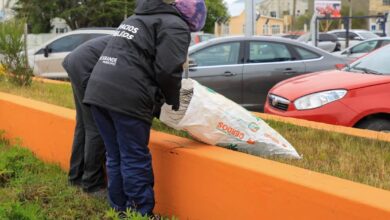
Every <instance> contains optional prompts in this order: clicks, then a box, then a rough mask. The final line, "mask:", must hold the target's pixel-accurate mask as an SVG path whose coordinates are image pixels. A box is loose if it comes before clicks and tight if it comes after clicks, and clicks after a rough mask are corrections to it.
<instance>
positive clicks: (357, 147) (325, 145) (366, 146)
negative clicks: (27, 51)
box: [0, 81, 390, 190]
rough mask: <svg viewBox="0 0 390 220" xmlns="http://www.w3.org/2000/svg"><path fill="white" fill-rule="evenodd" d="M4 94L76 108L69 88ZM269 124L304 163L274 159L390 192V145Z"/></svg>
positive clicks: (3, 87)
mask: <svg viewBox="0 0 390 220" xmlns="http://www.w3.org/2000/svg"><path fill="white" fill-rule="evenodd" d="M0 91H5V92H8V93H13V94H17V95H21V96H26V97H31V98H34V99H38V100H41V101H45V102H48V103H53V104H57V105H61V106H64V107H69V108H73V100H72V91H71V89H70V86H69V85H52V84H45V83H39V82H34V83H33V86H32V88H15V87H13V86H11V85H9V84H8V83H5V82H1V81H0ZM43 97H49V98H47V99H46V98H43ZM267 122H268V123H269V124H270V125H271V127H273V128H274V129H275V130H276V131H278V132H279V133H280V134H281V135H283V136H284V137H285V138H286V139H287V140H288V141H289V142H290V143H291V144H292V145H293V146H294V147H295V148H296V149H297V151H298V152H299V153H300V154H302V155H303V159H302V160H288V159H281V158H270V159H273V160H276V161H280V162H283V163H287V164H291V165H294V166H298V167H302V168H305V169H309V170H313V171H317V172H321V173H325V174H329V175H333V176H337V177H341V178H344V179H349V180H352V181H356V182H360V183H364V184H368V185H371V186H375V187H378V188H382V189H386V190H390V143H389V142H384V141H378V140H372V139H366V138H359V137H355V136H349V135H344V134H340V133H333V132H327V131H322V130H317V129H310V128H305V127H300V126H295V125H291V124H287V123H283V122H277V121H272V120H267ZM153 128H154V129H156V130H160V131H164V132H168V133H172V134H175V135H179V136H184V137H188V135H187V134H186V133H185V132H178V131H175V130H173V129H170V128H168V127H167V126H165V125H163V124H162V123H161V122H159V121H158V120H155V121H154V123H153Z"/></svg>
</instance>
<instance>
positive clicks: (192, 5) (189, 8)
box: [173, 0, 207, 32]
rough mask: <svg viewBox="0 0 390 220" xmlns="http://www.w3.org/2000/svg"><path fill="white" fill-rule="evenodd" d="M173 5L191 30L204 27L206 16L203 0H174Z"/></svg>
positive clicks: (198, 29) (194, 30)
mask: <svg viewBox="0 0 390 220" xmlns="http://www.w3.org/2000/svg"><path fill="white" fill-rule="evenodd" d="M173 5H174V7H175V8H176V9H177V10H178V11H179V13H180V14H181V17H182V18H183V19H184V20H185V21H186V22H187V24H188V26H189V27H190V30H191V31H192V32H197V31H200V30H201V29H202V28H203V27H204V25H205V23H206V16H207V8H206V3H205V2H204V0H175V2H174V3H173Z"/></svg>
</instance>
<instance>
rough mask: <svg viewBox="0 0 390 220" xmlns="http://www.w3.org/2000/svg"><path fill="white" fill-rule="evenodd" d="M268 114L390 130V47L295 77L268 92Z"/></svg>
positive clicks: (266, 108) (377, 129) (266, 107)
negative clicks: (344, 64) (343, 64)
mask: <svg viewBox="0 0 390 220" xmlns="http://www.w3.org/2000/svg"><path fill="white" fill-rule="evenodd" d="M264 111H265V112H266V113H270V114H275V115H280V116H287V117H294V118H301V119H306V120H311V121H318V122H324V123H329V124H335V125H344V126H349V127H357V128H365V129H370V130H376V131H384V132H390V46H386V47H383V48H381V49H379V50H376V51H374V52H372V53H370V54H368V55H367V56H364V57H362V58H360V59H358V60H356V61H355V62H353V63H352V64H351V65H349V66H347V67H345V68H344V69H342V70H328V71H323V72H317V73H311V74H306V75H301V76H298V77H293V78H290V79H287V80H285V81H282V82H280V83H278V84H277V85H275V86H274V87H273V88H272V89H271V90H270V91H269V93H268V99H267V101H266V104H265V108H264Z"/></svg>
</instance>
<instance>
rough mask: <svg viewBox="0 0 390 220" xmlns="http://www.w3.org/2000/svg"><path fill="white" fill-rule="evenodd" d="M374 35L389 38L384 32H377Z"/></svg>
mask: <svg viewBox="0 0 390 220" xmlns="http://www.w3.org/2000/svg"><path fill="white" fill-rule="evenodd" d="M373 33H374V34H376V35H378V36H379V37H387V36H388V35H387V34H386V33H383V31H376V32H373Z"/></svg>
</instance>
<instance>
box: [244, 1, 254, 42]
mask: <svg viewBox="0 0 390 220" xmlns="http://www.w3.org/2000/svg"><path fill="white" fill-rule="evenodd" d="M254 6H255V4H254V0H245V13H246V18H245V36H248V37H249V36H252V35H254V21H255V7H254Z"/></svg>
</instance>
